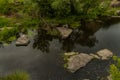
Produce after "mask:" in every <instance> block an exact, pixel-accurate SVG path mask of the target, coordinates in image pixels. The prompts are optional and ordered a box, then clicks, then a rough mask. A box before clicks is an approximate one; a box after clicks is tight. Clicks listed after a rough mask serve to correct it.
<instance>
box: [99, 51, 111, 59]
mask: <svg viewBox="0 0 120 80" xmlns="http://www.w3.org/2000/svg"><path fill="white" fill-rule="evenodd" d="M97 55H98V56H100V57H101V60H107V59H109V58H111V57H112V56H113V53H112V52H111V51H110V50H108V49H103V50H100V51H98V52H97Z"/></svg>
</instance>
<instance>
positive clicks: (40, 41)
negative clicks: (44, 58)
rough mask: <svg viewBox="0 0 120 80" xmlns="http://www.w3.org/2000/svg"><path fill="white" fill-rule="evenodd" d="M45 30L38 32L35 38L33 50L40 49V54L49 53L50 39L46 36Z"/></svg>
mask: <svg viewBox="0 0 120 80" xmlns="http://www.w3.org/2000/svg"><path fill="white" fill-rule="evenodd" d="M46 33H47V32H46V31H45V30H41V29H40V30H38V35H36V36H35V39H34V43H33V48H37V49H40V50H41V51H42V52H49V46H50V43H49V41H51V40H52V37H51V36H49V35H47V34H46Z"/></svg>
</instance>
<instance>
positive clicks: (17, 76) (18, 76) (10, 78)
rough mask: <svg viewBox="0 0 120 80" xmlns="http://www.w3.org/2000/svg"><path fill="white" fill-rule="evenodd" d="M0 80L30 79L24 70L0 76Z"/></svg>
mask: <svg viewBox="0 0 120 80" xmlns="http://www.w3.org/2000/svg"><path fill="white" fill-rule="evenodd" d="M0 80H30V79H29V75H28V74H27V73H26V72H15V73H13V74H11V75H8V76H5V77H0Z"/></svg>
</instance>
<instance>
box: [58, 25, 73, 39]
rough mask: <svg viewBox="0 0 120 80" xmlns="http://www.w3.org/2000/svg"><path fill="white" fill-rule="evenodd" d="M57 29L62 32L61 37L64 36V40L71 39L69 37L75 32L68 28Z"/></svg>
mask: <svg viewBox="0 0 120 80" xmlns="http://www.w3.org/2000/svg"><path fill="white" fill-rule="evenodd" d="M56 29H57V30H58V31H59V32H60V35H61V36H62V38H63V39H65V38H67V37H69V35H70V34H71V33H72V31H73V30H72V29H69V28H66V27H57V28H56Z"/></svg>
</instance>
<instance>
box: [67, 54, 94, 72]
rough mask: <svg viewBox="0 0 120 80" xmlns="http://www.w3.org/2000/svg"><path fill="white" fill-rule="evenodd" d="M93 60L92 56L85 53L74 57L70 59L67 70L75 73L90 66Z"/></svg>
mask: <svg viewBox="0 0 120 80" xmlns="http://www.w3.org/2000/svg"><path fill="white" fill-rule="evenodd" d="M92 59H93V57H92V56H90V55H88V54H85V53H80V54H78V55H73V56H71V57H70V58H69V59H68V63H67V69H68V70H69V71H70V72H72V73H74V72H76V71H77V70H78V69H80V68H81V67H84V66H86V65H87V64H88V62H90V61H91V60H92Z"/></svg>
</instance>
